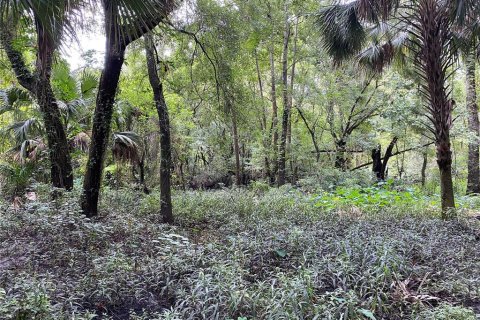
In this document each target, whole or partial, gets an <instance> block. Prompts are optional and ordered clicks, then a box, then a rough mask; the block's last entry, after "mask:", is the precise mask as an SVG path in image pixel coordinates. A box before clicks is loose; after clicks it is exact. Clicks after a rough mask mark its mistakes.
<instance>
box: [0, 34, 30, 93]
mask: <svg viewBox="0 0 480 320" xmlns="http://www.w3.org/2000/svg"><path fill="white" fill-rule="evenodd" d="M0 41H1V44H2V46H3V49H4V50H5V53H6V54H7V57H8V60H9V61H10V64H11V65H12V68H13V71H14V72H15V76H16V77H17V80H18V82H19V83H20V85H21V86H22V87H24V88H25V89H27V90H28V91H30V92H32V93H34V91H35V77H34V75H33V74H32V72H31V71H30V70H29V69H28V68H27V65H26V64H25V61H24V60H23V56H22V53H21V52H19V51H18V50H16V49H15V48H14V47H13V35H12V33H11V32H10V31H8V30H7V28H5V27H2V28H0Z"/></svg>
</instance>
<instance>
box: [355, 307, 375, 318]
mask: <svg viewBox="0 0 480 320" xmlns="http://www.w3.org/2000/svg"><path fill="white" fill-rule="evenodd" d="M358 312H360V313H361V314H363V315H364V316H365V317H366V318H368V319H371V320H377V318H375V316H374V315H373V312H372V311H370V310H367V309H358Z"/></svg>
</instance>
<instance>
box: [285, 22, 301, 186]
mask: <svg viewBox="0 0 480 320" xmlns="http://www.w3.org/2000/svg"><path fill="white" fill-rule="evenodd" d="M293 34H294V36H293V55H292V69H291V71H290V90H289V92H288V96H289V99H288V104H289V106H288V107H289V109H290V112H289V116H288V131H287V150H288V152H289V153H290V152H291V151H290V150H291V146H292V109H293V85H294V83H295V67H296V64H297V40H298V17H297V18H296V22H295V29H294V33H293ZM293 167H294V165H293V157H292V156H290V172H292V179H291V183H292V184H294V183H295V182H296V174H293V173H294V168H293Z"/></svg>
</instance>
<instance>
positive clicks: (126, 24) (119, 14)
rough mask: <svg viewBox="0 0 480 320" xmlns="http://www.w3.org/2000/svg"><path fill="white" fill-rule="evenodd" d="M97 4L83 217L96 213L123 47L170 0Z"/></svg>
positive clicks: (158, 18)
mask: <svg viewBox="0 0 480 320" xmlns="http://www.w3.org/2000/svg"><path fill="white" fill-rule="evenodd" d="M101 4H102V7H103V17H104V28H105V35H106V51H105V63H104V68H103V71H102V75H101V77H100V83H99V86H98V94H97V100H96V108H95V114H94V117H93V128H92V143H91V146H90V150H89V155H88V162H87V169H86V173H85V179H84V181H83V194H82V198H81V201H80V202H81V207H82V210H83V213H84V214H85V215H86V216H87V217H93V216H96V215H97V213H98V197H99V193H100V185H101V181H102V171H103V162H104V159H105V151H106V148H107V144H108V138H109V136H110V128H111V122H112V115H113V106H114V102H115V94H116V91H117V87H118V82H119V79H120V72H121V70H122V65H123V62H124V59H125V50H126V48H127V46H128V45H129V44H130V43H132V42H133V41H135V40H137V39H139V38H140V37H142V36H143V35H144V34H146V33H147V32H149V31H150V30H152V29H153V28H155V27H156V26H157V25H158V24H159V23H160V22H162V21H163V20H165V19H166V18H167V16H168V14H169V13H170V12H171V11H172V10H173V8H174V1H173V0H161V1H158V0H102V1H101Z"/></svg>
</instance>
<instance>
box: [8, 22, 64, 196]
mask: <svg viewBox="0 0 480 320" xmlns="http://www.w3.org/2000/svg"><path fill="white" fill-rule="evenodd" d="M35 26H36V32H37V61H36V70H35V72H34V73H33V74H32V73H31V72H30V70H29V69H28V68H27V66H26V64H25V61H24V59H23V56H22V53H21V52H19V51H17V50H16V49H15V47H14V45H13V41H14V39H13V35H12V33H11V32H12V31H10V30H7V29H8V28H6V27H5V26H2V27H1V31H0V40H1V43H2V45H3V48H4V50H5V53H6V54H7V58H8V60H9V61H10V63H11V65H12V68H13V71H14V72H15V75H16V78H17V80H18V82H19V83H20V85H21V86H22V87H24V88H25V89H27V90H28V91H29V92H30V93H32V95H33V96H35V99H36V101H37V103H38V105H39V108H40V112H41V114H42V118H43V123H44V126H45V130H46V133H47V144H48V149H49V158H50V179H51V182H52V185H53V186H54V187H56V188H65V189H67V190H71V189H72V188H73V172H72V162H71V158H70V153H69V147H68V141H67V135H66V133H65V128H64V125H63V123H62V120H61V115H60V110H59V108H58V104H57V101H56V98H55V95H54V93H53V90H52V85H51V82H50V78H51V73H52V59H53V54H54V50H55V48H56V46H55V43H54V42H53V40H52V39H51V37H50V36H49V35H48V34H46V33H45V29H44V28H43V26H42V25H41V24H40V22H39V21H38V20H37V21H35ZM11 28H14V27H13V26H11Z"/></svg>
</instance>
